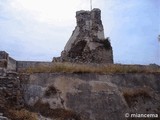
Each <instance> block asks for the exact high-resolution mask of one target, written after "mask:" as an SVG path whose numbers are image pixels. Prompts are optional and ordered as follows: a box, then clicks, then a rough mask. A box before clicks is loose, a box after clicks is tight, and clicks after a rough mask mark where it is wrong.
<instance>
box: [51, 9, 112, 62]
mask: <svg viewBox="0 0 160 120" xmlns="http://www.w3.org/2000/svg"><path fill="white" fill-rule="evenodd" d="M76 19H77V26H76V28H75V30H74V31H73V33H72V36H71V37H70V39H69V41H68V42H67V44H66V46H65V48H64V51H62V53H61V57H59V58H53V61H54V62H56V61H58V62H59V61H60V62H80V63H113V53H112V47H111V44H110V41H109V38H106V39H105V37H104V29H103V25H102V21H101V11H100V9H93V10H92V11H84V10H81V11H78V12H76Z"/></svg>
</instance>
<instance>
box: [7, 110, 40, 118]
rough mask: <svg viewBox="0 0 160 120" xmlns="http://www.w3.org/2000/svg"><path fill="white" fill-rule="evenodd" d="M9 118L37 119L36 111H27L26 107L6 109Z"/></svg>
mask: <svg viewBox="0 0 160 120" xmlns="http://www.w3.org/2000/svg"><path fill="white" fill-rule="evenodd" d="M8 114H9V118H10V119H11V120H37V119H38V116H37V114H36V113H33V112H29V111H28V110H26V109H21V110H15V109H11V110H9V111H8Z"/></svg>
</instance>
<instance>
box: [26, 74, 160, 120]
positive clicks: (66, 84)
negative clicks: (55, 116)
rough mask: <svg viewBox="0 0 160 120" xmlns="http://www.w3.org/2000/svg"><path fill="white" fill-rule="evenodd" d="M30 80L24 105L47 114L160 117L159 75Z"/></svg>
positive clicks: (111, 119) (113, 119)
mask: <svg viewBox="0 0 160 120" xmlns="http://www.w3.org/2000/svg"><path fill="white" fill-rule="evenodd" d="M28 79H29V80H28V81H27V82H26V83H25V84H24V86H25V87H24V88H25V93H24V96H25V103H27V104H28V105H29V106H32V107H33V108H36V107H37V105H39V106H38V108H44V110H43V111H44V112H45V109H46V110H48V109H52V110H54V111H55V110H57V109H65V110H71V111H74V112H75V113H78V115H79V116H81V117H80V118H81V119H75V120H124V119H126V118H125V113H146V114H147V113H156V114H160V109H159V108H160V102H159V101H160V75H159V74H145V73H131V74H106V75H100V74H89V73H88V74H83V73H82V74H80V73H79V74H70V73H35V74H31V75H30V76H29V78H28ZM44 105H45V106H46V107H44ZM40 106H41V107H40ZM42 106H43V107H42ZM47 106H48V107H47ZM42 114H43V113H42Z"/></svg>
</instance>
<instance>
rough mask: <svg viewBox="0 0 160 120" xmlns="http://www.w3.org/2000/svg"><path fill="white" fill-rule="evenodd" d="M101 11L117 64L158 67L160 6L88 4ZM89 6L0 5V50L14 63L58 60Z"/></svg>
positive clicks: (53, 0)
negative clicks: (80, 12)
mask: <svg viewBox="0 0 160 120" xmlns="http://www.w3.org/2000/svg"><path fill="white" fill-rule="evenodd" d="M92 1H93V7H94V8H100V9H101V11H102V22H103V25H104V29H105V36H106V37H110V39H111V44H112V47H113V53H114V61H115V63H125V64H150V63H156V64H160V43H158V35H159V34H160V15H159V13H160V0H92ZM89 3H90V0H0V50H5V51H7V52H8V53H9V54H10V56H11V57H13V58H15V59H17V60H40V61H42V60H43V61H51V60H52V57H56V56H60V53H61V51H62V50H63V48H64V46H65V44H66V42H67V41H68V39H69V37H70V36H71V34H72V31H73V30H74V28H75V26H76V19H75V12H76V11H77V10H82V9H83V10H89V9H90V4H89Z"/></svg>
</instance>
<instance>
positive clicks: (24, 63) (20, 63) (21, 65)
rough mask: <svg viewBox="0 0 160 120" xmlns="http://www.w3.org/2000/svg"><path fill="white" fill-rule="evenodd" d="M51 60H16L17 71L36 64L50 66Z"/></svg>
mask: <svg viewBox="0 0 160 120" xmlns="http://www.w3.org/2000/svg"><path fill="white" fill-rule="evenodd" d="M52 64H53V63H52V62H43V61H17V71H21V70H24V69H26V68H30V67H37V66H41V67H42V66H43V67H45V66H50V65H52Z"/></svg>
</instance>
